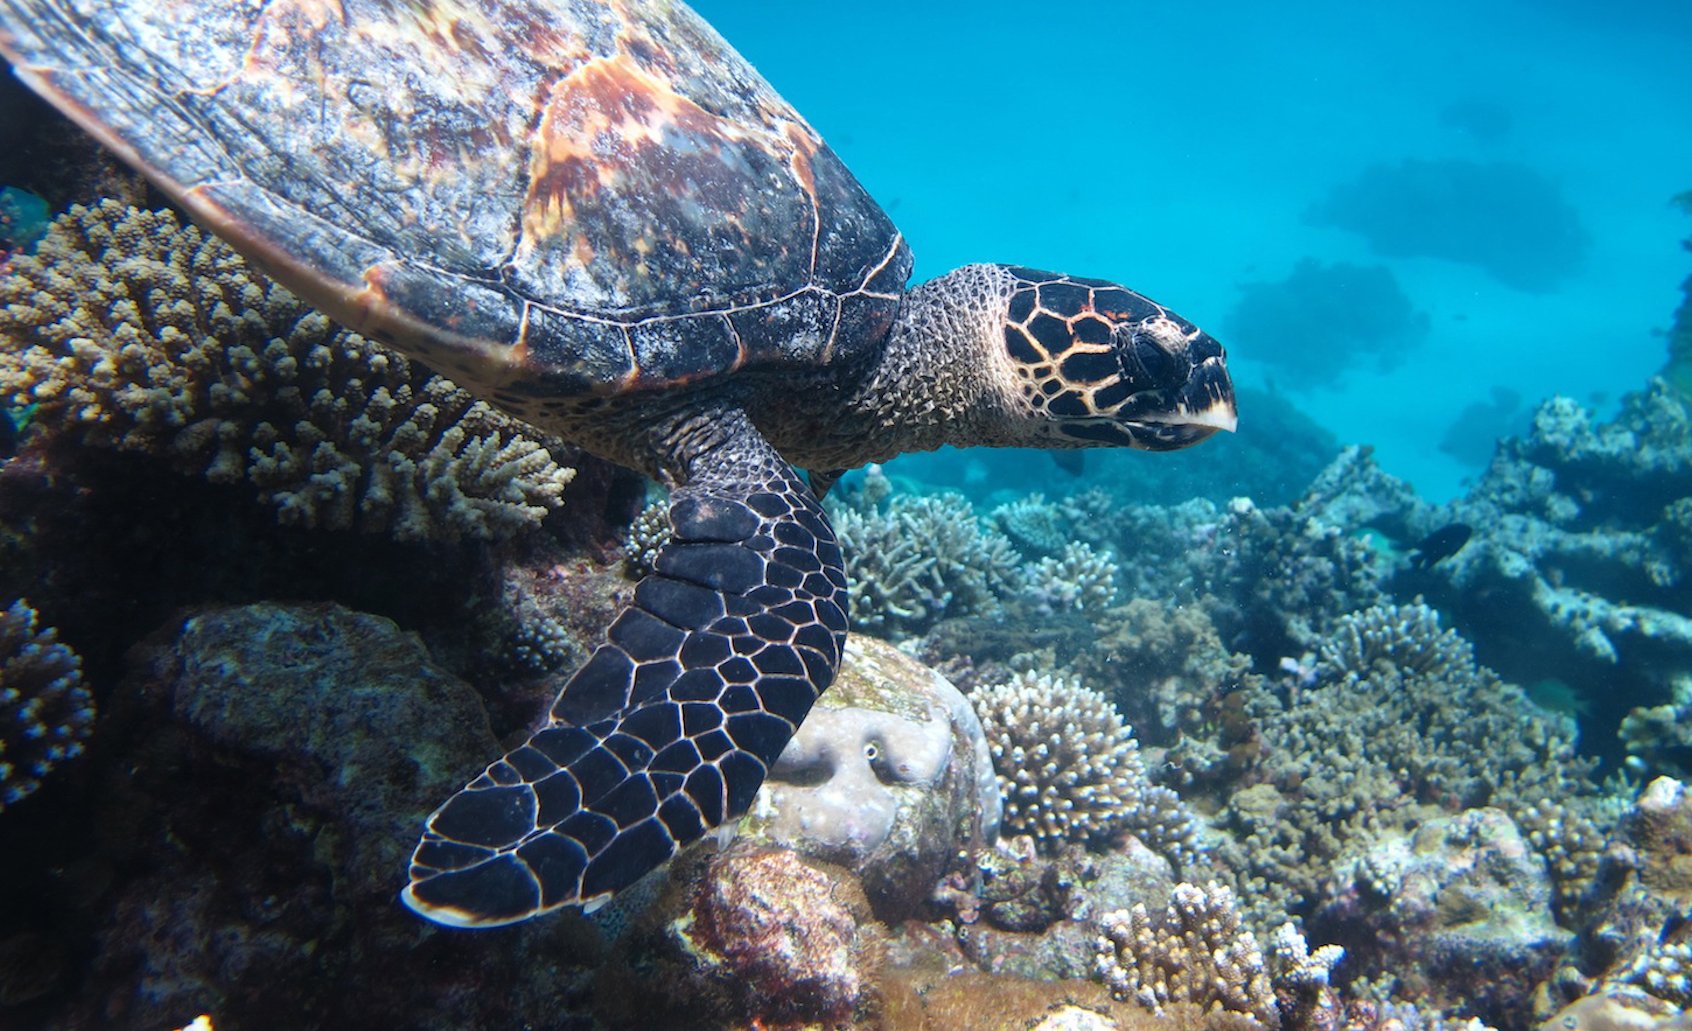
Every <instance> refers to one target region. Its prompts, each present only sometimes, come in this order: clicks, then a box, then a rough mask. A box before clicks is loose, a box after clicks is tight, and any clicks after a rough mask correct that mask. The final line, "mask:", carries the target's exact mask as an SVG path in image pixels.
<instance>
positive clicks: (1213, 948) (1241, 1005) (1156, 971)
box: [1096, 883, 1281, 1029]
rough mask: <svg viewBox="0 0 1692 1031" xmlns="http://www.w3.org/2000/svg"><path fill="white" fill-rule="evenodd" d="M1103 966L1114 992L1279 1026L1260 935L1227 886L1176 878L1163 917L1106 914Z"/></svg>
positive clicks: (1156, 1006)
mask: <svg viewBox="0 0 1692 1031" xmlns="http://www.w3.org/2000/svg"><path fill="white" fill-rule="evenodd" d="M1099 929H1100V932H1101V933H1100V937H1099V939H1098V941H1097V947H1098V951H1097V958H1096V963H1097V970H1098V975H1099V977H1100V978H1101V979H1103V981H1104V982H1105V985H1106V986H1107V987H1108V988H1110V991H1111V994H1112V995H1113V996H1115V997H1116V998H1118V999H1134V1000H1135V1001H1137V1002H1139V1003H1140V1004H1141V1005H1142V1006H1144V1007H1146V1008H1147V1009H1149V1010H1152V1011H1153V1012H1154V1013H1159V1014H1161V1013H1162V1012H1163V1008H1164V1007H1165V1006H1167V1005H1168V1004H1170V1003H1178V1002H1190V1003H1197V1004H1198V1005H1200V1006H1202V1007H1204V1008H1205V1009H1206V1010H1208V1011H1212V1012H1214V1011H1216V1010H1221V1011H1223V1012H1227V1013H1233V1014H1237V1015H1239V1016H1241V1017H1247V1018H1249V1019H1250V1021H1251V1023H1250V1024H1248V1025H1247V1026H1250V1027H1258V1028H1270V1029H1274V1028H1279V1027H1280V1026H1281V1016H1280V1011H1279V1010H1278V1009H1277V1008H1276V1005H1275V993H1274V989H1273V987H1272V986H1271V985H1270V983H1269V973H1268V969H1267V967H1266V966H1265V965H1264V961H1263V952H1262V950H1261V949H1259V948H1258V945H1257V938H1256V936H1254V935H1253V934H1252V933H1251V932H1250V931H1248V930H1246V929H1245V928H1244V926H1243V925H1242V924H1241V923H1240V917H1239V913H1238V912H1237V911H1236V910H1235V909H1234V896H1233V893H1232V892H1231V891H1229V890H1228V888H1227V887H1225V886H1223V885H1218V884H1211V885H1209V886H1208V887H1206V888H1200V887H1198V886H1197V885H1194V884H1185V883H1183V884H1177V885H1176V886H1175V890H1174V891H1173V892H1172V893H1171V894H1170V897H1169V905H1168V907H1167V908H1165V909H1164V911H1163V912H1162V913H1161V914H1159V916H1158V917H1157V918H1155V919H1154V918H1153V917H1151V916H1150V915H1149V913H1148V912H1147V910H1146V907H1145V906H1144V905H1136V906H1135V907H1134V908H1133V909H1130V910H1126V911H1124V910H1115V911H1113V912H1110V913H1107V914H1105V915H1104V917H1103V918H1102V919H1101V920H1100V925H1099Z"/></svg>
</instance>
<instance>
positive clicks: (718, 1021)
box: [599, 840, 883, 1028]
mask: <svg viewBox="0 0 1692 1031" xmlns="http://www.w3.org/2000/svg"><path fill="white" fill-rule="evenodd" d="M869 916H870V914H869V906H868V903H867V902H866V901H865V899H864V895H863V892H862V890H861V889H860V888H859V887H858V885H857V883H856V881H855V879H854V878H853V877H852V876H851V875H850V874H849V873H847V872H846V871H845V870H841V869H839V868H837V867H830V866H829V865H828V864H823V863H817V862H814V861H810V860H806V859H803V858H801V857H800V856H799V855H797V854H796V853H794V852H792V851H791V850H789V849H785V848H776V847H771V846H768V845H759V844H755V843H752V842H750V841H745V840H741V841H737V842H735V844H734V845H733V846H731V847H730V848H728V849H726V850H724V851H722V852H710V851H708V850H705V849H695V850H691V851H689V852H687V853H684V854H683V855H682V857H680V858H679V859H678V860H677V861H676V864H675V867H674V871H673V873H672V875H671V878H670V885H669V887H668V888H667V889H666V890H665V892H664V894H663V896H662V897H661V898H660V899H659V901H658V902H657V903H656V904H655V905H654V906H653V907H652V908H651V909H649V910H648V911H647V912H646V913H645V914H644V915H643V916H642V917H641V918H640V919H639V921H638V922H637V924H636V926H635V927H634V928H632V929H631V930H630V931H629V933H628V934H627V935H626V936H625V937H624V938H623V939H622V941H621V943H620V952H619V959H621V960H622V961H623V962H621V963H618V964H616V965H614V966H612V967H609V968H607V970H606V973H605V974H604V976H603V977H602V979H601V985H600V991H599V996H600V1012H599V1016H600V1017H601V1018H602V1019H603V1020H604V1021H605V1022H606V1023H607V1024H609V1025H610V1026H612V1027H642V1026H644V1027H697V1028H715V1027H724V1028H728V1027H737V1028H738V1027H800V1026H808V1027H810V1026H819V1025H820V1026H824V1027H843V1026H852V1027H856V1026H860V1022H859V1021H860V1020H861V1018H862V1017H863V1016H864V1015H865V1013H866V1011H867V1010H868V1008H869V1007H870V1006H871V1005H872V1004H873V1002H874V1000H875V998H876V992H875V984H876V981H877V977H876V975H877V973H878V971H879V965H880V957H881V955H882V951H883V950H882V948H881V946H882V940H881V938H880V937H879V933H878V931H877V930H876V926H877V925H876V924H875V922H874V921H873V920H870V919H869Z"/></svg>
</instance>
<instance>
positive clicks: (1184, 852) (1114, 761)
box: [970, 673, 1195, 862]
mask: <svg viewBox="0 0 1692 1031" xmlns="http://www.w3.org/2000/svg"><path fill="white" fill-rule="evenodd" d="M970 701H971V702H972V703H974V705H975V711H976V713H977V715H979V716H980V717H981V726H982V729H983V730H984V731H985V732H986V735H987V743H988V747H989V749H990V750H991V752H992V755H993V768H994V770H995V771H997V773H998V777H999V794H1000V797H1001V799H1002V800H1003V803H1004V815H1003V820H1002V823H1001V827H1002V828H1003V830H1004V832H1005V833H1006V834H1027V835H1030V836H1031V837H1033V838H1034V840H1035V842H1036V844H1038V845H1039V846H1040V847H1041V848H1043V849H1046V850H1051V849H1055V848H1057V847H1058V846H1061V845H1062V844H1063V843H1064V842H1066V841H1098V840H1101V839H1105V838H1109V837H1110V836H1111V835H1113V834H1117V833H1120V832H1124V831H1127V832H1132V833H1133V834H1135V835H1136V836H1138V837H1139V838H1140V839H1141V840H1142V841H1144V842H1145V843H1146V845H1147V846H1149V847H1150V848H1152V849H1153V850H1155V851H1159V852H1163V853H1164V854H1166V855H1168V856H1170V857H1171V858H1174V859H1177V860H1180V861H1182V862H1186V861H1190V860H1191V858H1192V857H1193V854H1194V833H1195V831H1194V825H1193V821H1192V816H1191V814H1189V813H1188V812H1187V810H1186V809H1185V807H1183V806H1182V805H1181V802H1180V799H1179V798H1177V797H1176V795H1175V793H1174V792H1173V791H1170V790H1169V789H1168V788H1163V787H1158V786H1156V785H1154V784H1152V783H1150V782H1149V781H1148V780H1147V779H1146V771H1145V767H1144V766H1143V765H1142V764H1141V762H1140V748H1139V744H1138V742H1136V741H1135V740H1134V736H1133V733H1134V732H1133V729H1132V728H1130V727H1129V726H1128V725H1127V724H1126V723H1124V722H1123V720H1122V716H1121V714H1119V713H1118V712H1117V711H1116V708H1115V707H1114V706H1112V705H1111V704H1110V701H1109V700H1108V699H1106V698H1105V697H1104V696H1103V695H1101V694H1099V693H1098V692H1096V691H1091V690H1088V689H1087V688H1085V687H1082V686H1081V684H1080V682H1079V681H1077V680H1075V679H1073V678H1069V677H1064V676H1061V675H1052V674H1046V673H1019V674H1017V675H1016V676H1015V677H1014V678H1012V679H1011V680H1010V681H1009V682H1008V683H1004V684H995V685H989V686H986V687H982V688H979V689H978V690H976V692H975V693H974V694H972V695H971V696H970Z"/></svg>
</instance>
